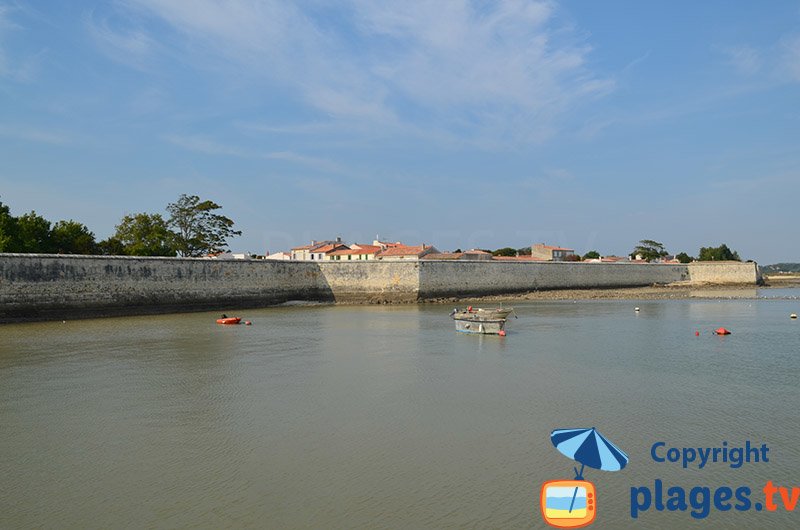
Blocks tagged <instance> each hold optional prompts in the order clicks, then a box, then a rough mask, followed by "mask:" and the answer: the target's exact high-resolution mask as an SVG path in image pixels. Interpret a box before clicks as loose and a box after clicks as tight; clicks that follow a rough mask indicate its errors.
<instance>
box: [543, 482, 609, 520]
mask: <svg viewBox="0 0 800 530" xmlns="http://www.w3.org/2000/svg"><path fill="white" fill-rule="evenodd" d="M539 502H540V506H541V509H542V517H543V518H544V521H545V522H546V523H547V524H549V525H550V526H555V527H557V528H580V527H582V526H588V525H590V524H592V522H594V518H595V515H596V514H597V509H596V508H597V496H596V494H595V489H594V484H592V483H591V482H588V481H586V480H551V481H549V482H545V483H544V484H543V485H542V494H541V497H540V499H539Z"/></svg>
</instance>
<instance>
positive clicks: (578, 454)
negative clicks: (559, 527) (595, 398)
mask: <svg viewBox="0 0 800 530" xmlns="http://www.w3.org/2000/svg"><path fill="white" fill-rule="evenodd" d="M550 441H552V442H553V445H554V446H556V449H558V450H559V451H561V454H563V455H564V456H568V457H569V458H571V459H573V460H575V461H576V462H580V463H581V470H580V471H578V469H577V468H573V469H575V480H583V468H584V466H589V467H591V468H594V469H601V470H603V471H619V470H620V469H622V468H624V467H625V465H626V464H627V463H628V455H626V454H625V453H624V452H623V451H622V449H620V448H619V447H617V446H616V445H614V444H613V443H611V442H609V441H608V440H606V439H605V438H604V437H603V435H602V434H600V433H599V432H597V429H595V428H594V427H592V428H591V429H556V430H555V431H553V432H551V433H550ZM577 494H578V488H577V486H576V487H575V492H574V493H573V494H572V502H571V503H570V504H569V511H570V512H572V507H573V506H574V505H575V496H576V495H577Z"/></svg>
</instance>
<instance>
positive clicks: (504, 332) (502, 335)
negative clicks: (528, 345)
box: [497, 329, 506, 337]
mask: <svg viewBox="0 0 800 530" xmlns="http://www.w3.org/2000/svg"><path fill="white" fill-rule="evenodd" d="M497 334H498V335H500V336H501V337H505V336H506V331H505V330H504V329H501V330H500V331H498V332H497Z"/></svg>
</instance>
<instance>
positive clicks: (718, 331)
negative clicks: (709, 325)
mask: <svg viewBox="0 0 800 530" xmlns="http://www.w3.org/2000/svg"><path fill="white" fill-rule="evenodd" d="M730 334H731V332H730V331H729V330H727V329H725V328H718V329H715V330H714V335H730Z"/></svg>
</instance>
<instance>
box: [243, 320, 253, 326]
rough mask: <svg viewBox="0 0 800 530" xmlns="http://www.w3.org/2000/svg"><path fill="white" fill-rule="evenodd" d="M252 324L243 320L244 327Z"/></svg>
mask: <svg viewBox="0 0 800 530" xmlns="http://www.w3.org/2000/svg"><path fill="white" fill-rule="evenodd" d="M252 324H253V323H252V322H250V321H249V320H245V321H244V325H245V326H250V325H252Z"/></svg>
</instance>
